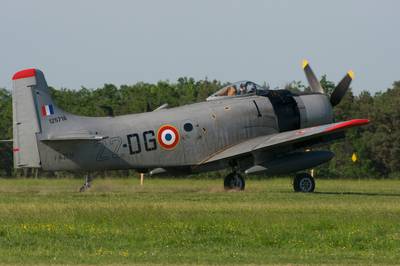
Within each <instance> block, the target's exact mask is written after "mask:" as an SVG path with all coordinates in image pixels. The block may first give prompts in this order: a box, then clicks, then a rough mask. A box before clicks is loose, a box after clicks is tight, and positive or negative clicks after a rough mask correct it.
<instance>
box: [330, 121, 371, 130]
mask: <svg viewBox="0 0 400 266" xmlns="http://www.w3.org/2000/svg"><path fill="white" fill-rule="evenodd" d="M369 122H370V121H369V119H352V120H349V121H344V122H340V123H337V124H335V125H333V126H330V127H328V128H327V129H325V132H332V131H336V130H340V129H345V128H350V127H357V126H363V125H367V124H369Z"/></svg>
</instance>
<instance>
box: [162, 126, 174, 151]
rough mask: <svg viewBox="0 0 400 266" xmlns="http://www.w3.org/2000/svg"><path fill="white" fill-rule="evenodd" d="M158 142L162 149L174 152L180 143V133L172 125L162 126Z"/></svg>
mask: <svg viewBox="0 0 400 266" xmlns="http://www.w3.org/2000/svg"><path fill="white" fill-rule="evenodd" d="M157 140H158V143H159V144H160V146H161V147H162V148H164V149H166V150H172V149H174V148H175V147H176V145H178V143H179V131H178V130H177V129H176V127H174V126H171V125H164V126H161V127H160V128H159V129H158V132H157Z"/></svg>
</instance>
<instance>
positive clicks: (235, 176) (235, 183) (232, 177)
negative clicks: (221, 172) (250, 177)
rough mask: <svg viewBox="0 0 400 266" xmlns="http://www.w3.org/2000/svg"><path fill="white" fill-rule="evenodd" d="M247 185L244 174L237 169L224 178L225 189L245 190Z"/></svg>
mask: <svg viewBox="0 0 400 266" xmlns="http://www.w3.org/2000/svg"><path fill="white" fill-rule="evenodd" d="M245 185H246V183H245V182H244V178H243V176H242V175H241V174H239V173H238V172H236V171H235V172H233V173H230V174H229V175H227V176H226V177H225V179H224V188H225V190H244V187H245Z"/></svg>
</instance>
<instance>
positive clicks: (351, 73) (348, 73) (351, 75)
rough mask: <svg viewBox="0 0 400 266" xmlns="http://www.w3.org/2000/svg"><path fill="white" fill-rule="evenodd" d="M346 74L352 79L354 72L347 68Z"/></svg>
mask: <svg viewBox="0 0 400 266" xmlns="http://www.w3.org/2000/svg"><path fill="white" fill-rule="evenodd" d="M347 75H349V76H350V78H351V79H354V72H353V70H349V71H348V72H347Z"/></svg>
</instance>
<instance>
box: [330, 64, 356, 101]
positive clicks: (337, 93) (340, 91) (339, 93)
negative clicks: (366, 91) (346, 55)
mask: <svg viewBox="0 0 400 266" xmlns="http://www.w3.org/2000/svg"><path fill="white" fill-rule="evenodd" d="M353 79H354V72H353V71H351V70H350V71H349V72H347V74H346V76H344V78H343V79H342V80H341V81H340V82H339V83H338V85H337V86H336V88H335V90H334V91H333V92H332V94H331V104H332V106H336V105H338V104H339V103H340V101H341V100H342V98H343V96H344V95H345V94H346V92H347V90H348V89H349V87H350V83H351V81H352V80H353Z"/></svg>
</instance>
